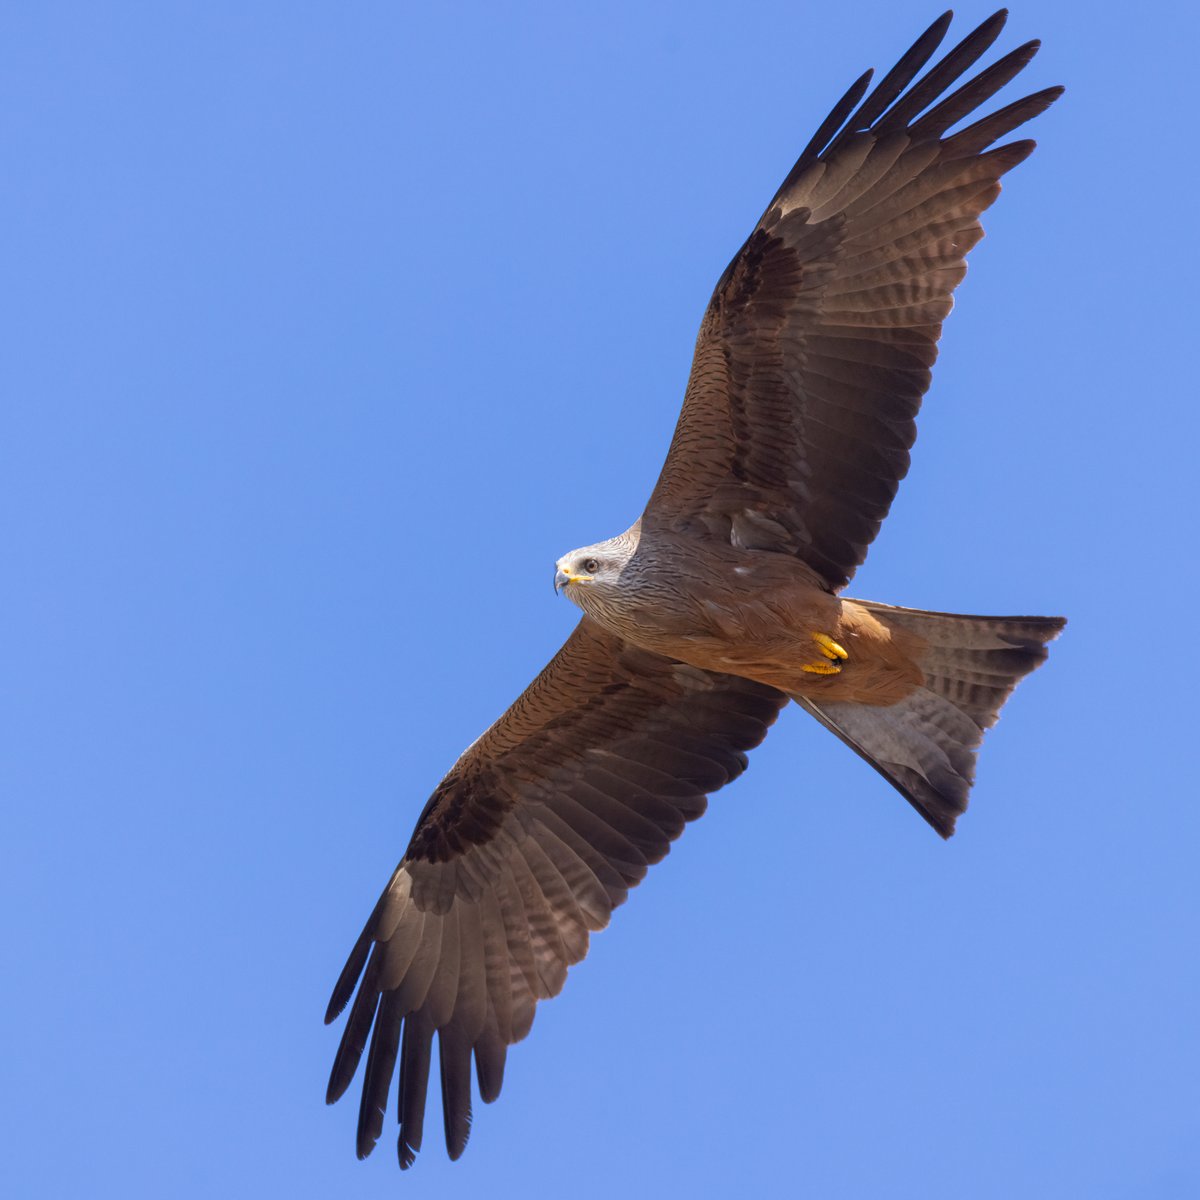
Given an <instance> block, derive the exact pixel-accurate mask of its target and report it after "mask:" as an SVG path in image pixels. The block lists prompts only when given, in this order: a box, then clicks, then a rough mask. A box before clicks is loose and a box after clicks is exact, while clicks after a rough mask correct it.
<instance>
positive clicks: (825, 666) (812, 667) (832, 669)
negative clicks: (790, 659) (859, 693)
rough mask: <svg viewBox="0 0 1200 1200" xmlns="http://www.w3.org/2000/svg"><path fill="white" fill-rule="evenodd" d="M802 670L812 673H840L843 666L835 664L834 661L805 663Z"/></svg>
mask: <svg viewBox="0 0 1200 1200" xmlns="http://www.w3.org/2000/svg"><path fill="white" fill-rule="evenodd" d="M800 670H802V671H807V672H808V673H809V674H810V675H840V674H841V670H842V668H841V667H838V666H835V665H834V664H833V663H823V662H820V663H805V664H804V665H803V666H802V667H801V668H800Z"/></svg>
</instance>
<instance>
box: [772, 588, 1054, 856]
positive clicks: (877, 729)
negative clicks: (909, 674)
mask: <svg viewBox="0 0 1200 1200" xmlns="http://www.w3.org/2000/svg"><path fill="white" fill-rule="evenodd" d="M855 603H856V604H859V605H861V606H862V607H863V608H866V609H868V610H869V611H870V612H871V613H872V614H873V615H874V616H875V617H877V618H878V619H879V620H880V621H882V622H883V623H884V624H885V625H889V626H897V627H899V628H901V629H904V630H907V631H909V632H911V633H914V634H916V635H917V636H918V637H920V638H922V639H923V640H924V642H925V643H926V649H925V651H924V652H923V654H922V656H921V658H920V660H919V666H920V668H921V670H922V672H923V673H924V676H925V679H924V682H923V684H922V685H921V686H920V687H918V688H917V689H916V690H915V691H913V692H912V693H911V694H910V695H908V696H906V697H905V698H904V699H903V700H901V701H900V702H899V703H898V704H892V705H889V706H887V707H879V706H871V705H866V704H858V703H853V702H836V703H826V702H823V701H815V700H812V699H810V698H807V697H801V696H797V697H795V699H796V700H797V702H798V703H799V704H800V705H801V706H802V707H803V708H805V709H807V710H808V711H809V712H810V713H812V715H813V716H814V717H816V719H817V720H818V721H820V722H821V724H822V725H824V726H825V727H826V728H827V729H829V730H830V731H831V732H833V733H834V734H836V735H837V736H838V737H839V738H841V740H842V741H843V742H845V743H846V744H847V745H848V746H849V747H850V748H851V749H852V750H854V751H855V752H856V753H857V754H859V755H860V756H861V757H862V758H864V759H865V760H866V761H867V762H868V763H870V764H871V766H873V767H874V768H875V770H876V771H878V772H879V773H880V774H881V775H882V776H883V777H884V778H885V779H886V780H888V782H889V783H891V784H892V785H893V786H894V787H895V788H896V789H897V790H898V791H899V792H900V793H901V794H902V795H903V796H904V798H905V799H906V800H908V802H909V803H910V804H911V805H912V806H913V807H914V808H915V809H916V810H917V811H918V812H919V813H920V814H921V816H923V817H924V818H925V820H926V821H928V822H929V824H930V825H932V826H933V828H934V829H936V830H937V831H938V833H940V834H941V835H942V837H947V838H948V837H949V836H950V835H951V834H952V833H953V832H954V822H955V821H956V819H957V818H958V816H959V815H960V814H961V813H963V812H964V811H965V810H966V807H967V798H968V796H969V794H970V791H971V785H972V784H973V783H974V782H975V760H976V758H977V756H978V754H979V747H980V743H981V742H982V741H983V735H984V732H985V731H986V730H987V729H989V728H990V727H991V726H992V725H994V724H995V723H996V719H997V717H998V716H999V715H1000V709H1001V707H1002V706H1003V704H1004V702H1005V701H1006V700H1007V699H1008V697H1009V696H1010V695H1011V694H1012V691H1013V689H1014V688H1015V687H1016V686H1017V684H1018V683H1020V681H1021V680H1022V679H1024V677H1025V676H1026V675H1028V674H1029V673H1030V671H1033V670H1034V669H1035V668H1036V667H1038V666H1040V665H1041V663H1043V662H1044V661H1045V659H1046V655H1047V650H1046V643H1047V642H1049V641H1051V640H1053V639H1054V638H1055V637H1056V636H1057V635H1058V634H1059V632H1060V631H1061V630H1062V628H1063V626H1064V625H1065V624H1066V621H1065V619H1064V618H1062V617H970V616H961V615H957V614H952V613H935V612H923V611H920V610H918V609H911V608H893V607H891V606H890V605H886V604H876V603H873V602H867V601H861V600H859V601H855Z"/></svg>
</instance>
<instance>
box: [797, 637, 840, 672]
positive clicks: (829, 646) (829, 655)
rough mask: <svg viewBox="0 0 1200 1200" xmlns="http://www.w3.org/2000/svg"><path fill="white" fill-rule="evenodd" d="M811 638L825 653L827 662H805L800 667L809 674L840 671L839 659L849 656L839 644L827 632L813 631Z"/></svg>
mask: <svg viewBox="0 0 1200 1200" xmlns="http://www.w3.org/2000/svg"><path fill="white" fill-rule="evenodd" d="M812 640H813V641H814V642H816V643H817V646H818V647H819V648H820V651H821V653H822V654H823V655H825V657H826V659H827V660H828V661H827V662H814V663H805V664H804V665H803V666H802V667H801V668H800V669H801V670H802V671H807V672H808V673H809V674H810V675H836V674H838V672H839V671H841V669H842V668H841V664H840V663H839V661H838V660H839V659H847V658H849V657H850V655H849V654H847V653H846V651H845V650H844V649H842V647H841V646H839V645H838V644H837V642H835V641H834V640H833V638H831V637H830V636H829V635H828V634H827V633H814V634H813V635H812Z"/></svg>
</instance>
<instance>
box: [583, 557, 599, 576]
mask: <svg viewBox="0 0 1200 1200" xmlns="http://www.w3.org/2000/svg"><path fill="white" fill-rule="evenodd" d="M583 569H584V570H585V571H586V572H587V573H588V574H589V575H595V573H596V572H597V571H598V570H600V564H599V563H598V562H597V561H596V560H595V559H594V558H585V559H584V560H583Z"/></svg>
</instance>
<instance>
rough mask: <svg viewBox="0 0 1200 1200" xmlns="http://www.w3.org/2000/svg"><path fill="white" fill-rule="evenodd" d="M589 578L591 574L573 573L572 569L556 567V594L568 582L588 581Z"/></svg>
mask: <svg viewBox="0 0 1200 1200" xmlns="http://www.w3.org/2000/svg"><path fill="white" fill-rule="evenodd" d="M589 579H591V576H590V575H572V574H571V572H570V571H564V570H563V569H562V567H556V568H555V570H554V594H555V595H558V593H559V592H561V591H562V590H563V588H565V587H566V586H567V584H568V583H586V582H587V581H588V580H589Z"/></svg>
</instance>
